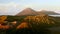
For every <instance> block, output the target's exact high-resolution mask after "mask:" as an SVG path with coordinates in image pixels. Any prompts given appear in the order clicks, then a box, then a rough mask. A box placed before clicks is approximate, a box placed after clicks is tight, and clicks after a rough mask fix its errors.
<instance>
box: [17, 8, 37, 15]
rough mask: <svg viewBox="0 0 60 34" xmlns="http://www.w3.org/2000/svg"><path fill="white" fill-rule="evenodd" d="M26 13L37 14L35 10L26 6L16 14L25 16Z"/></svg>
mask: <svg viewBox="0 0 60 34" xmlns="http://www.w3.org/2000/svg"><path fill="white" fill-rule="evenodd" d="M26 15H37V12H36V11H34V10H33V9H31V8H26V9H24V10H23V11H21V12H19V13H18V14H17V15H16V16H26Z"/></svg>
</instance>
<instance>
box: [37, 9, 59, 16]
mask: <svg viewBox="0 0 60 34" xmlns="http://www.w3.org/2000/svg"><path fill="white" fill-rule="evenodd" d="M37 13H45V14H48V15H60V14H58V13H56V12H54V11H46V10H41V11H38V12H37Z"/></svg>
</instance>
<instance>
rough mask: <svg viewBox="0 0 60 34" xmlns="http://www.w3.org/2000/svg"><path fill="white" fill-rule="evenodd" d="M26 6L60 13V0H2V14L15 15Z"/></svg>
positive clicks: (0, 10)
mask: <svg viewBox="0 0 60 34" xmlns="http://www.w3.org/2000/svg"><path fill="white" fill-rule="evenodd" d="M25 8H32V9H34V10H51V11H55V12H57V13H60V0H0V15H15V14H17V13H18V12H20V11H22V10H23V9H25Z"/></svg>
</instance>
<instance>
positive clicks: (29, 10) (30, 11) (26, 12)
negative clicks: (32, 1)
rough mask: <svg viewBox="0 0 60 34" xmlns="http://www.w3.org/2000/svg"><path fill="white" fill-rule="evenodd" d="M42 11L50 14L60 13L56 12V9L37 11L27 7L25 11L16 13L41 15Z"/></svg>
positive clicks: (19, 14)
mask: <svg viewBox="0 0 60 34" xmlns="http://www.w3.org/2000/svg"><path fill="white" fill-rule="evenodd" d="M41 13H44V14H48V15H60V14H58V13H55V12H54V11H46V10H41V11H35V10H33V9H31V8H26V9H24V10H23V11H21V12H19V13H18V14H16V16H26V15H39V14H41Z"/></svg>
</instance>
